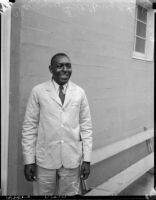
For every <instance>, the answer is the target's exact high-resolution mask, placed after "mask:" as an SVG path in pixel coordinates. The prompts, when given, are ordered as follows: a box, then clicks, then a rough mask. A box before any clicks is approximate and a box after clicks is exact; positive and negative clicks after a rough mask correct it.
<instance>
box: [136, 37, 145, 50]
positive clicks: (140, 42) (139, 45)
mask: <svg viewBox="0 0 156 200" xmlns="http://www.w3.org/2000/svg"><path fill="white" fill-rule="evenodd" d="M135 51H137V52H140V53H145V40H144V39H141V38H138V37H136V44H135Z"/></svg>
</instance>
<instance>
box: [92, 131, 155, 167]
mask: <svg viewBox="0 0 156 200" xmlns="http://www.w3.org/2000/svg"><path fill="white" fill-rule="evenodd" d="M152 137H154V130H153V129H151V130H148V131H144V132H141V133H138V134H135V135H133V136H131V137H128V138H126V139H123V140H120V141H118V142H116V143H113V144H110V145H108V146H106V147H103V148H100V149H97V150H94V151H93V153H92V161H91V164H92V165H93V164H95V163H98V162H100V161H102V160H105V159H107V158H109V157H111V156H114V155H116V154H118V153H120V152H122V151H124V150H126V149H129V148H131V147H133V146H135V145H137V144H140V143H142V142H144V141H145V140H148V139H150V138H152Z"/></svg>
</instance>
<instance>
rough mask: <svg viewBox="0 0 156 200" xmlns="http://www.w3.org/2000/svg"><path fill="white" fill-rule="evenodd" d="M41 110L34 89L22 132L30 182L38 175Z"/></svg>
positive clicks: (26, 173) (26, 168) (26, 172)
mask: <svg viewBox="0 0 156 200" xmlns="http://www.w3.org/2000/svg"><path fill="white" fill-rule="evenodd" d="M39 109H40V108H39V101H38V96H37V93H36V91H35V89H33V90H32V92H31V95H30V97H29V101H28V105H27V108H26V113H25V118H24V122H23V130H22V148H23V159H24V164H25V166H24V174H25V177H26V179H27V180H28V181H32V180H34V177H35V174H36V164H35V147H36V139H37V131H38V124H39V113H40V111H39Z"/></svg>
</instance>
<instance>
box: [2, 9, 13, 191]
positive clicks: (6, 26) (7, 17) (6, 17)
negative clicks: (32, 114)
mask: <svg viewBox="0 0 156 200" xmlns="http://www.w3.org/2000/svg"><path fill="white" fill-rule="evenodd" d="M10 32H11V7H8V8H7V9H6V10H5V12H3V13H1V41H2V43H1V50H2V51H1V116H2V117H1V187H2V195H6V194H7V179H8V137H9V133H8V132H9V83H10Z"/></svg>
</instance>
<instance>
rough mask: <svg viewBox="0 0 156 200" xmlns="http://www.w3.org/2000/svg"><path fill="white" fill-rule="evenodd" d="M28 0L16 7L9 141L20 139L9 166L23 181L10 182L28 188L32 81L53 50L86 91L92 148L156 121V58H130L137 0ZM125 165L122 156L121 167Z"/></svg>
mask: <svg viewBox="0 0 156 200" xmlns="http://www.w3.org/2000/svg"><path fill="white" fill-rule="evenodd" d="M29 2H30V1H25V0H22V1H21V0H20V1H19V0H17V1H16V3H15V4H14V7H13V9H12V38H11V39H12V48H11V83H10V84H11V90H10V105H11V109H10V121H11V122H10V140H9V142H10V146H9V149H10V151H11V149H12V147H14V148H15V154H16V155H14V153H13V152H10V154H9V163H10V166H9V174H10V176H11V177H12V176H13V173H12V172H11V171H10V170H11V168H12V167H13V169H14V171H15V172H16V173H15V176H16V183H17V184H15V185H12V184H11V183H8V188H9V189H8V190H9V191H10V193H12V192H15V193H22V194H23V193H31V185H30V184H28V183H26V181H25V180H24V177H23V166H22V154H21V144H20V141H21V128H22V122H23V117H24V113H25V107H26V104H27V100H28V96H29V93H30V91H31V89H32V87H33V86H34V85H36V84H38V83H41V82H43V81H46V80H47V79H49V78H50V73H49V72H48V66H49V63H50V59H51V56H52V55H53V54H55V53H57V52H65V53H67V54H68V55H69V56H70V58H71V61H72V66H73V75H72V80H73V81H74V82H75V83H77V84H79V85H80V86H82V87H83V88H84V89H85V91H86V93H87V96H88V100H89V104H90V108H91V114H92V121H93V127H94V135H93V136H94V145H93V149H97V148H100V147H103V146H105V145H108V144H111V143H113V142H116V141H118V140H121V139H123V138H126V137H128V136H131V135H134V134H136V133H138V132H141V131H143V129H144V127H148V128H151V127H153V62H147V61H142V60H136V59H133V58H132V52H133V40H134V26H135V19H134V17H135V0H134V1H127V2H126V3H125V4H124V3H123V4H121V3H120V2H119V1H115V2H116V3H111V1H103V3H98V4H97V6H94V7H93V4H89V3H78V2H77V3H54V2H55V1H40V0H38V1H37V0H36V1H31V3H29ZM97 2H98V1H97ZM99 2H100V1H99ZM13 138H14V140H12V139H13ZM15 140H16V141H15ZM145 149H146V146H144V151H146V150H145ZM133 151H134V152H135V151H136V149H135V148H134V149H133ZM145 154H146V153H145ZM126 155H129V153H128V152H127V154H126V152H125V156H126ZM12 156H15V157H14V158H15V160H14V162H15V163H14V164H15V165H13V164H12V161H13V158H12ZM122 156H123V155H122ZM136 159H137V158H134V159H132V162H131V163H133V162H134V160H136ZM138 159H139V157H138ZM114 162H115V159H114ZM127 162H128V165H130V164H131V163H129V161H127ZM112 163H113V158H112ZM110 165H111V166H112V167H113V165H114V164H110ZM111 166H110V167H111ZM122 167H123V166H122V163H120V166H119V171H120V169H121V168H122ZM112 169H113V168H112ZM95 171H97V170H96V167H95ZM94 173H95V172H94ZM110 174H111V170H110ZM107 175H108V174H107ZM108 176H109V175H108ZM9 179H10V177H9ZM91 179H92V178H91ZM105 179H106V177H103V180H105ZM97 180H98V179H97ZM95 182H96V184H97V182H98V181H95ZM96 184H94V185H96Z"/></svg>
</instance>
